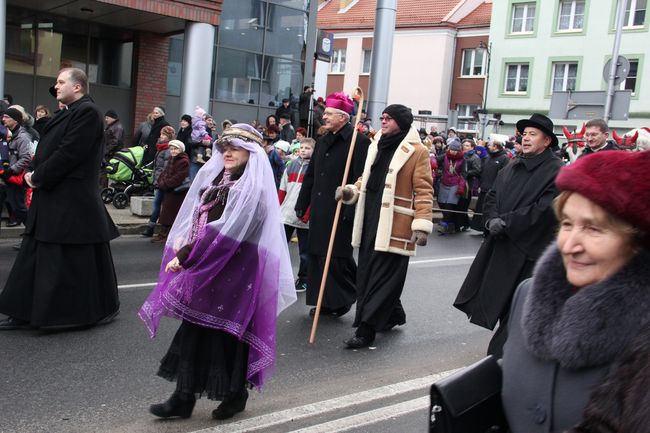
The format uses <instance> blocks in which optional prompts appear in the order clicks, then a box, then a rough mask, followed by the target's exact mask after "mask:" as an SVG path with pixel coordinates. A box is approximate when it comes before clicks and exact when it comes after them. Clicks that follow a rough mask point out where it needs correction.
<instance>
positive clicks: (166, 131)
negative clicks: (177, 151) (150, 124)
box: [160, 125, 176, 140]
mask: <svg viewBox="0 0 650 433" xmlns="http://www.w3.org/2000/svg"><path fill="white" fill-rule="evenodd" d="M160 133H161V134H162V135H164V136H165V137H167V138H168V139H170V140H173V139H174V135H176V131H174V128H172V127H171V126H169V125H167V126H164V127H163V128H162V129H161V130H160Z"/></svg>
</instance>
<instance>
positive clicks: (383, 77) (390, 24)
mask: <svg viewBox="0 0 650 433" xmlns="http://www.w3.org/2000/svg"><path fill="white" fill-rule="evenodd" d="M396 17H397V0H377V8H376V12H375V22H376V25H375V31H374V34H373V37H372V62H371V63H370V84H369V85H368V116H370V118H371V119H372V123H373V125H374V126H375V127H376V128H378V127H379V116H380V115H381V112H382V111H383V109H384V108H386V105H388V89H389V86H390V67H391V58H392V56H393V35H394V34H395V19H396ZM362 108H363V107H359V110H361V109H362Z"/></svg>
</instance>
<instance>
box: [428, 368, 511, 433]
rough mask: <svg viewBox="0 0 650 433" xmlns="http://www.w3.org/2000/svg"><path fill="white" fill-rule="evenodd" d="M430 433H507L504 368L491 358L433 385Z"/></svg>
mask: <svg viewBox="0 0 650 433" xmlns="http://www.w3.org/2000/svg"><path fill="white" fill-rule="evenodd" d="M429 415H430V418H429V432H430V433H506V432H508V430H509V429H508V422H507V421H506V417H505V414H504V413H503V406H502V404H501V366H500V365H499V364H498V363H497V359H496V358H495V357H494V356H492V355H490V356H488V357H487V358H483V359H482V360H480V361H478V362H477V363H475V364H472V365H470V366H469V367H467V368H464V369H463V370H461V371H458V372H456V373H454V374H452V375H451V376H449V377H446V378H444V379H442V380H441V381H439V382H437V383H434V384H433V385H431V405H430V407H429Z"/></svg>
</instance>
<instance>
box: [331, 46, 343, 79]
mask: <svg viewBox="0 0 650 433" xmlns="http://www.w3.org/2000/svg"><path fill="white" fill-rule="evenodd" d="M330 72H331V73H335V74H342V73H343V72H345V48H339V49H338V50H334V53H333V54H332V59H331V60H330Z"/></svg>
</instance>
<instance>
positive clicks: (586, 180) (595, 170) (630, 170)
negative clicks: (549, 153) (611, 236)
mask: <svg viewBox="0 0 650 433" xmlns="http://www.w3.org/2000/svg"><path fill="white" fill-rule="evenodd" d="M649 181H650V151H647V152H627V151H622V150H609V151H607V150H606V151H601V152H598V153H594V154H591V155H587V156H585V157H582V158H580V159H578V160H577V161H576V162H575V163H573V164H571V165H568V166H566V167H563V168H562V169H561V170H560V173H559V174H558V176H557V178H556V179H555V184H556V185H557V187H558V188H559V189H560V190H562V191H573V192H577V193H578V194H580V195H582V196H584V197H586V198H588V199H589V200H591V201H593V202H594V203H596V204H597V205H599V206H600V207H602V208H603V209H605V210H606V211H607V212H609V213H611V214H612V215H615V216H617V217H619V218H621V219H622V220H624V221H627V222H628V223H630V224H632V225H634V226H635V227H638V228H639V229H641V230H642V231H644V232H645V233H646V234H649V233H650V188H649V187H648V183H650V182H649Z"/></svg>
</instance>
